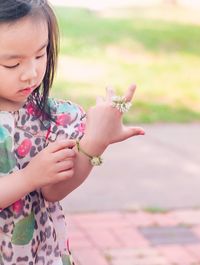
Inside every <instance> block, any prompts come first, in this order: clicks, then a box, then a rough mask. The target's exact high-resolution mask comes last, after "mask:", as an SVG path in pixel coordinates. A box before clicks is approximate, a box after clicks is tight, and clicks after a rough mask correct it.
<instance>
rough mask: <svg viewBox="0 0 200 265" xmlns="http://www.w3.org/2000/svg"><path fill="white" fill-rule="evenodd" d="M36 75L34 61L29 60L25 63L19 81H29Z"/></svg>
mask: <svg viewBox="0 0 200 265" xmlns="http://www.w3.org/2000/svg"><path fill="white" fill-rule="evenodd" d="M36 77H37V68H36V63H35V62H34V61H30V62H28V63H27V64H26V65H25V68H24V70H23V72H22V74H21V81H23V82H28V83H31V82H32V81H33V80H35V78H36Z"/></svg>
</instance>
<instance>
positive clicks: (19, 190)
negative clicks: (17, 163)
mask: <svg viewBox="0 0 200 265" xmlns="http://www.w3.org/2000/svg"><path fill="white" fill-rule="evenodd" d="M32 190H33V188H32V187H31V185H30V183H29V182H28V179H27V178H26V176H25V174H24V170H18V171H17V172H15V173H12V174H10V175H6V176H3V177H0V208H2V209H3V208H6V207H8V206H10V205H12V204H13V203H14V202H16V201H17V200H19V199H20V198H22V197H23V196H25V195H26V194H28V193H29V192H31V191H32Z"/></svg>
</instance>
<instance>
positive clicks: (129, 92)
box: [124, 84, 136, 102]
mask: <svg viewBox="0 0 200 265" xmlns="http://www.w3.org/2000/svg"><path fill="white" fill-rule="evenodd" d="M135 90H136V85H135V84H132V85H131V86H130V87H129V88H128V90H127V92H126V93H125V95H124V100H125V101H126V102H130V101H131V100H132V98H133V95H134V93H135Z"/></svg>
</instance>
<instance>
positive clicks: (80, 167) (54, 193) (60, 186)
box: [42, 136, 105, 201]
mask: <svg viewBox="0 0 200 265" xmlns="http://www.w3.org/2000/svg"><path fill="white" fill-rule="evenodd" d="M80 145H81V147H82V148H83V149H84V150H86V151H87V152H88V153H89V154H91V155H101V154H102V153H103V151H104V150H105V148H104V147H100V146H99V145H96V144H95V143H94V142H92V141H88V140H87V138H86V137H85V136H84V137H83V138H82V139H81V141H80ZM75 150H76V159H75V165H74V175H73V177H72V178H70V179H68V180H66V181H63V182H60V183H57V184H54V185H48V186H46V187H43V188H42V193H43V196H44V197H45V199H46V200H48V201H59V200H61V199H63V198H64V197H66V196H67V195H68V194H69V193H70V192H72V191H73V190H74V189H76V188H77V187H78V186H80V185H81V184H82V183H83V182H84V180H85V179H86V178H87V177H88V175H89V174H90V172H91V170H92V168H93V166H92V165H91V163H90V161H89V158H88V157H87V156H86V155H84V154H83V153H81V152H78V150H77V147H75Z"/></svg>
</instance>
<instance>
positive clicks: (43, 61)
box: [39, 57, 47, 77]
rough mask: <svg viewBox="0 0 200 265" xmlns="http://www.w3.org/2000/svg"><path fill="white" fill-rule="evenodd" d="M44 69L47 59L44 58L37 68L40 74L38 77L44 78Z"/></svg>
mask: <svg viewBox="0 0 200 265" xmlns="http://www.w3.org/2000/svg"><path fill="white" fill-rule="evenodd" d="M46 68H47V57H45V58H44V59H43V60H42V62H41V64H40V66H39V72H40V76H41V77H44V75H45V73H46Z"/></svg>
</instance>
